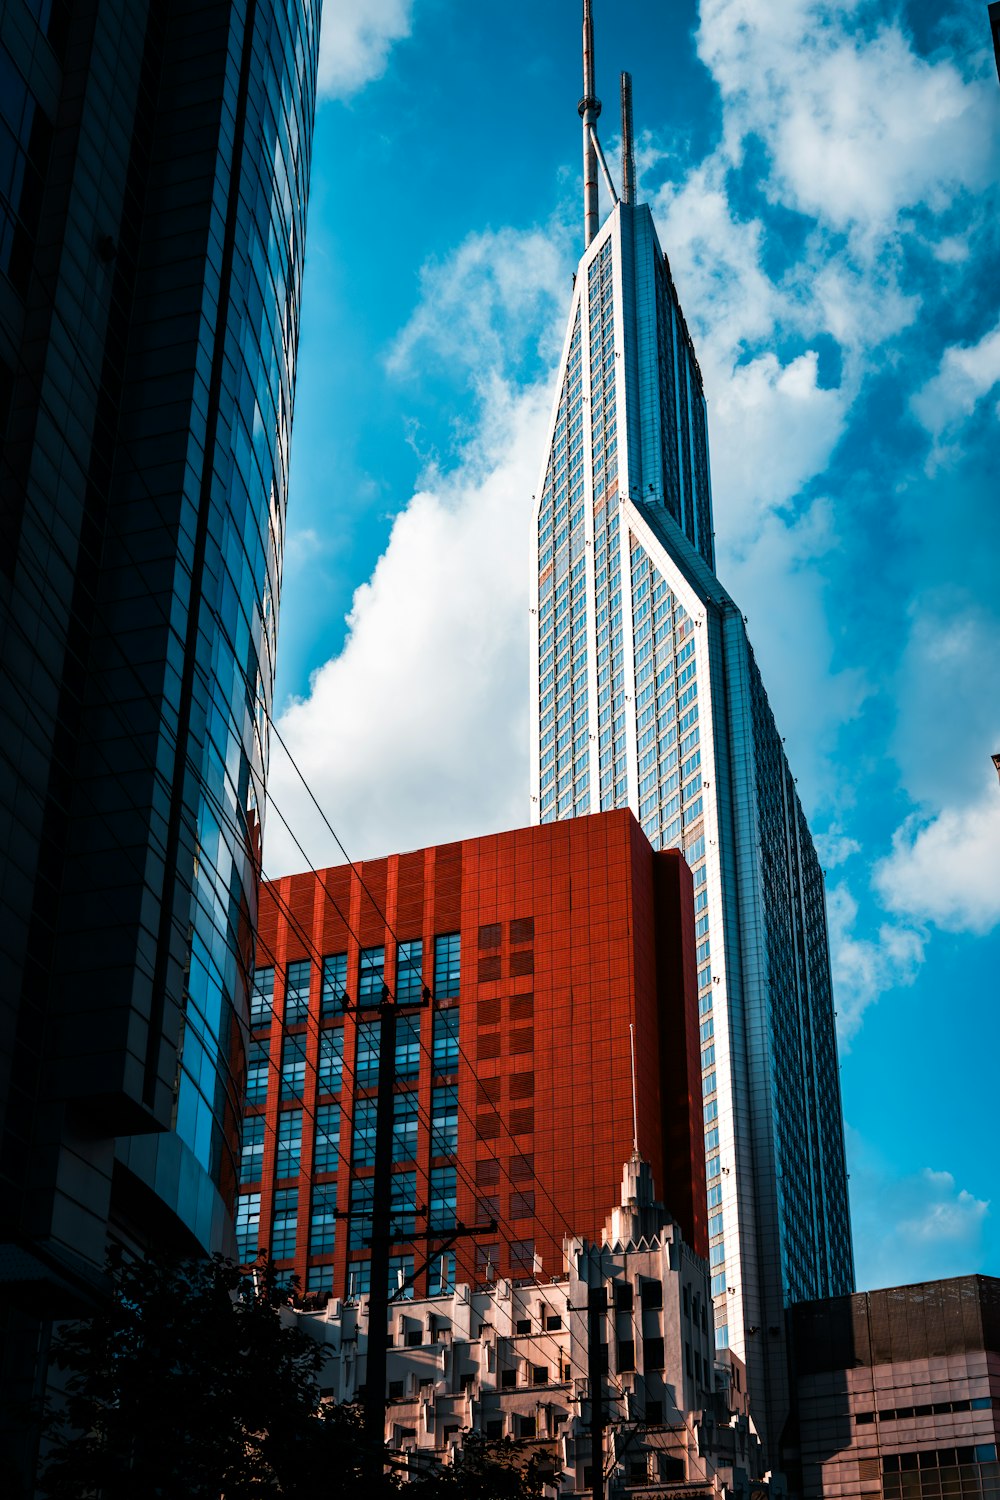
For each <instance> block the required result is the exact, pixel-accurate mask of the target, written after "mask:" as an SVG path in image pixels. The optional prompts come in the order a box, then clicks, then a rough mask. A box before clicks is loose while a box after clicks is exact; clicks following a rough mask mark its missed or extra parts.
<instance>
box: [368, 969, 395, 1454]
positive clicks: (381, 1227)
mask: <svg viewBox="0 0 1000 1500" xmlns="http://www.w3.org/2000/svg"><path fill="white" fill-rule="evenodd" d="M379 1018H380V1026H379V1044H378V1095H377V1100H376V1105H375V1172H374V1175H373V1177H372V1232H371V1261H370V1265H371V1285H370V1287H369V1291H368V1353H367V1357H366V1360H365V1399H364V1414H365V1437H366V1448H367V1453H368V1467H369V1470H370V1473H371V1475H372V1477H373V1478H378V1479H381V1476H382V1470H383V1468H384V1467H385V1465H384V1461H383V1457H382V1452H383V1448H384V1446H385V1369H386V1349H387V1345H388V1322H389V1244H390V1238H391V1235H390V1222H389V1221H390V1210H391V1203H392V1111H393V1102H392V1096H393V1092H394V1089H395V1083H396V1004H395V1001H394V1000H393V999H392V997H391V996H390V995H389V993H388V991H387V990H383V995H382V1004H381V1005H380V1007H379Z"/></svg>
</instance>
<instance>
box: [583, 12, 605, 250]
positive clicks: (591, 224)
mask: <svg viewBox="0 0 1000 1500" xmlns="http://www.w3.org/2000/svg"><path fill="white" fill-rule="evenodd" d="M577 108H578V111H579V115H580V118H581V120H582V121H583V242H584V245H585V246H586V245H589V244H590V243H591V242H592V241H593V239H594V236H595V235H596V234H597V231H598V229H599V227H600V224H599V220H598V207H597V150H596V148H595V144H594V128H595V126H596V124H597V118H598V116H599V115H600V113H601V101H600V99H598V97H597V95H596V94H595V92H594V18H593V16H592V14H591V9H590V0H583V98H582V99H581V100H580V103H579V105H578V106H577Z"/></svg>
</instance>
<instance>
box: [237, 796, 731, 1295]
mask: <svg viewBox="0 0 1000 1500" xmlns="http://www.w3.org/2000/svg"><path fill="white" fill-rule="evenodd" d="M693 949H694V917H693V912H692V890H691V878H690V875H689V873H688V870H687V867H686V865H685V864H684V861H683V860H682V859H681V857H680V855H679V854H677V853H676V852H670V853H665V854H655V853H654V852H653V850H652V849H651V848H650V846H649V843H648V842H647V840H646V839H645V838H644V837H643V835H642V833H641V831H640V829H639V827H638V825H637V824H636V822H635V819H634V818H633V817H632V815H631V813H629V812H628V811H627V810H623V811H621V812H616V813H608V814H604V815H601V816H599V817H594V818H583V819H579V820H577V821H575V822H573V823H567V824H559V825H555V826H551V827H546V828H525V829H519V830H516V831H514V832H511V833H502V834H495V835H491V836H489V837H485V838H477V839H467V840H465V841H463V842H462V843H457V844H446V845H442V846H440V847H437V848H430V849H419V850H415V851H413V852H411V853H408V854H398V855H392V856H390V857H389V858H387V859H380V860H370V861H366V862H364V863H363V864H359V865H355V866H345V867H342V868H339V869H331V870H325V871H322V872H320V873H319V874H318V875H314V874H312V873H309V874H305V875H296V876H291V877H288V878H286V879H283V880H279V881H275V882H273V883H271V884H268V885H265V886H264V887H263V890H262V893H261V902H260V928H259V938H258V949H257V975H256V994H255V999H254V1008H253V1037H252V1041H251V1057H250V1073H249V1090H248V1103H247V1117H246V1120H245V1125H244V1138H243V1171H242V1184H243V1186H242V1191H241V1195H240V1200H239V1213H238V1231H239V1235H240V1247H241V1253H242V1254H243V1256H244V1257H245V1258H248V1259H252V1258H253V1257H254V1255H255V1254H256V1252H257V1250H258V1248H259V1247H262V1246H263V1247H266V1248H267V1249H268V1250H269V1251H270V1252H271V1255H272V1256H273V1257H274V1259H275V1260H276V1261H277V1264H278V1266H279V1267H280V1268H281V1269H283V1270H290V1271H291V1270H294V1271H295V1272H296V1273H297V1275H298V1277H299V1279H300V1282H301V1285H302V1288H303V1290H304V1291H307V1292H319V1291H324V1292H335V1293H336V1294H337V1295H338V1296H341V1297H348V1298H350V1297H357V1296H360V1295H362V1294H363V1293H364V1292H366V1291H367V1290H368V1285H369V1277H370V1251H369V1249H368V1242H369V1239H370V1236H371V1233H372V1226H371V1215H372V1203H373V1195H374V1177H373V1171H374V1155H375V1139H376V1130H377V1099H376V1093H377V1089H376V1085H377V1083H378V1067H379V1053H380V1042H381V1031H382V1026H383V1024H384V1023H383V1019H382V1016H381V1013H380V1005H381V1004H382V1003H383V1001H385V1003H388V1004H389V1005H391V1007H392V1010H393V1014H394V1017H395V1027H396V1045H395V1061H394V1072H395V1083H394V1099H393V1147H392V1156H393V1164H392V1222H393V1224H394V1226H395V1232H394V1243H393V1247H392V1252H391V1254H392V1262H391V1276H392V1278H393V1282H392V1284H395V1277H396V1276H397V1274H398V1273H400V1272H401V1273H402V1274H403V1275H404V1276H405V1277H409V1276H410V1275H411V1274H415V1275H416V1277H417V1291H418V1292H419V1293H420V1294H426V1293H428V1292H433V1291H438V1290H441V1289H445V1288H448V1287H451V1286H453V1285H455V1283H456V1279H457V1280H462V1281H464V1282H468V1283H470V1284H473V1285H474V1284H477V1283H478V1282H481V1281H483V1280H485V1279H486V1277H487V1274H490V1275H500V1276H505V1277H511V1276H513V1277H515V1278H516V1277H521V1276H532V1275H533V1274H535V1273H536V1270H537V1269H538V1268H539V1267H541V1268H544V1270H545V1271H547V1272H549V1273H552V1272H553V1271H555V1270H557V1269H558V1268H559V1267H561V1265H562V1241H563V1238H564V1236H565V1235H566V1234H567V1233H576V1232H580V1233H584V1234H588V1235H590V1236H591V1237H596V1235H597V1234H598V1232H599V1230H600V1226H601V1224H602V1222H603V1219H604V1213H605V1208H606V1205H607V1203H608V1202H609V1201H612V1200H613V1198H614V1196H615V1194H616V1191H617V1179H618V1173H619V1164H620V1163H621V1161H622V1160H623V1159H624V1158H625V1157H626V1156H627V1155H628V1154H629V1152H630V1150H631V1149H632V1145H633V1141H634V1139H636V1138H637V1139H638V1146H639V1149H640V1150H641V1151H642V1152H643V1155H644V1156H645V1157H646V1158H647V1159H648V1160H649V1161H650V1163H651V1165H652V1167H653V1170H654V1172H655V1173H657V1174H659V1176H658V1180H661V1181H663V1182H664V1183H665V1184H666V1189H665V1196H666V1197H668V1199H669V1201H670V1203H671V1208H672V1212H673V1213H674V1215H675V1216H676V1218H677V1220H678V1222H679V1223H680V1224H681V1226H682V1229H683V1232H684V1235H685V1238H686V1239H687V1241H688V1243H689V1244H692V1245H693V1246H694V1247H695V1248H696V1249H698V1250H699V1251H701V1252H702V1253H707V1249H708V1240H707V1232H706V1229H707V1226H706V1222H705V1207H704V1201H705V1200H704V1193H705V1189H704V1165H703V1158H702V1154H701V1150H700V1142H701V1129H702V1101H701V1097H700V1089H699V1078H698V1042H697V1027H698V1018H697V1011H696V1008H695V995H694V952H693ZM632 1028H634V1033H633V1031H632ZM633 1034H634V1043H635V1045H634V1069H635V1071H634V1078H635V1088H634V1094H633V1045H632V1040H633ZM489 1221H496V1226H497V1227H496V1229H495V1230H494V1231H493V1232H492V1233H491V1232H486V1231H485V1230H484V1231H483V1232H482V1233H479V1234H477V1235H475V1236H473V1237H467V1238H462V1239H460V1240H459V1241H458V1242H457V1243H456V1244H455V1245H454V1247H452V1248H449V1249H448V1250H447V1252H446V1253H445V1254H444V1255H442V1256H438V1257H433V1256H432V1258H431V1264H430V1266H429V1267H428V1268H422V1255H421V1246H423V1245H430V1244H433V1242H434V1239H435V1236H436V1238H437V1239H438V1240H440V1239H443V1238H445V1237H446V1235H447V1233H448V1231H450V1230H451V1229H452V1228H454V1227H455V1226H456V1225H457V1224H459V1223H460V1224H463V1225H465V1226H474V1225H477V1224H480V1225H485V1224H486V1223H488V1222H489ZM432 1231H433V1232H434V1233H432ZM428 1235H430V1239H428Z"/></svg>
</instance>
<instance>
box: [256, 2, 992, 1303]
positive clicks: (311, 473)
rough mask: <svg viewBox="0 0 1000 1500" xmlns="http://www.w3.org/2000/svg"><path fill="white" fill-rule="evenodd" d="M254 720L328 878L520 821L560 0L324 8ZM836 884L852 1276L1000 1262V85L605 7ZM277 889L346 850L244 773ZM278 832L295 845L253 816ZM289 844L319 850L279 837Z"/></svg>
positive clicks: (560, 243)
mask: <svg viewBox="0 0 1000 1500" xmlns="http://www.w3.org/2000/svg"><path fill="white" fill-rule="evenodd" d="M327 11H328V15H327V18H326V21H325V22H324V36H323V62H322V75H323V76H322V87H323V97H322V100H321V103H320V108H319V113H318V118H317V131H316V143H315V156H314V166H313V192H312V199H311V204H310V221H309V242H308V247H307V258H306V281H305V292H304V298H303V309H302V334H301V344H300V357H299V368H298V393H297V405H296V417H295V431H294V441H293V458H292V480H291V496H290V507H289V530H288V543H287V552H286V562H285V578H284V589H283V597H282V605H281V631H280V648H281V649H280V652H279V682H278V706H279V709H280V710H281V720H280V728H281V732H282V734H283V735H284V736H285V737H286V738H287V739H288V740H289V743H290V744H291V745H292V746H293V749H294V752H295V754H296V757H297V759H298V760H299V763H300V764H301V765H302V767H303V769H304V771H305V773H306V775H307V777H308V779H309V781H310V782H311V784H312V785H313V787H314V789H315V791H316V793H317V795H318V796H319V798H320V800H321V802H322V803H323V806H324V808H325V810H326V811H327V813H328V814H329V816H330V818H331V820H332V822H333V823H334V825H335V826H336V827H337V829H338V831H339V833H340V835H341V837H342V838H343V840H344V843H345V845H346V847H347V849H348V851H349V853H350V854H351V856H352V857H361V856H366V855H375V854H381V853H388V852H390V851H392V850H394V849H400V848H408V847H414V846H416V845H420V844H425V843H434V842H439V841H441V840H444V839H447V838H452V837H456V836H462V835H470V834H477V833H484V832H488V831H490V830H493V829H496V828H502V827H513V826H517V825H519V824H522V823H524V822H526V821H527V819H528V801H527V765H528V761H527V689H528V636H527V584H528V558H529V551H528V547H529V509H530V503H531V494H532V492H533V490H534V489H535V486H536V481H537V476H538V470H539V467H540V464H541V460H542V456H543V455H542V445H543V441H544V430H543V429H544V425H545V420H546V417H547V413H548V406H549V402H550V400H551V395H552V378H553V373H554V367H555V362H556V359H557V356H558V351H559V348H560V345H561V340H562V336H563V332H564V320H565V316H566V310H567V307H568V303H569V295H570V287H571V276H572V271H573V269H574V266H575V262H576V259H577V257H578V255H579V253H580V250H581V237H580V219H581V205H580V191H579V158H580V139H579V122H578V119H577V115H576V101H577V99H578V97H579V94H580V76H579V69H580V64H579V4H578V0H541V3H539V0H535V3H533V4H528V3H526V0H505V4H504V5H503V6H502V7H499V6H498V7H489V6H485V5H480V4H475V5H470V4H468V3H459V0H339V3H338V0H327ZM595 17H596V25H597V70H598V92H599V93H601V94H602V97H603V98H604V99H605V113H604V117H603V119H602V122H601V124H602V127H603V128H602V130H601V135H602V140H603V143H604V146H605V150H606V151H607V152H608V155H609V157H611V158H612V159H614V158H615V156H616V151H617V146H618V139H617V137H618V126H617V92H618V85H617V79H618V73H619V71H620V70H621V69H622V68H629V69H630V70H631V72H632V74H633V79H634V98H635V118H636V130H637V134H638V153H637V154H638V164H639V173H640V196H641V197H642V198H644V199H645V200H646V201H649V202H650V203H651V204H652V206H653V210H654V215H655V218H656V221H657V225H658V228H659V232H660V238H661V241H662V243H663V245H664V247H665V249H666V250H667V253H668V255H669V257H670V261H671V265H672V268H673V272H674V276H675V280H676V282H677V285H678V289H679V292H680V295H681V300H682V303H683V305H684V309H685V313H686V316H687V319H688V322H689V324H690V326H691V329H692V332H693V335H694V338H695V342H696V345H697V348H698V352H699V358H700V361H701V365H702V369H703V372H704V376H705V384H706V390H707V394H708V400H709V424H710V439H711V450H712V472H713V489H714V495H715V510H716V542H717V548H718V554H719V573H720V576H721V577H722V579H723V581H724V582H725V584H726V585H727V587H728V588H729V589H730V590H731V591H732V592H733V594H734V595H735V597H736V598H737V599H738V600H739V601H740V602H741V604H742V607H743V609H744V611H745V613H746V615H747V617H748V620H749V628H750V633H751V638H752V640H753V642H754V646H755V649H756V651H757V654H758V658H759V660H760V663H761V667H762V671H763V674H764V680H765V683H766V684H767V687H768V691H769V694H770V697H771V701H772V705H773V707H774V710H775V715H776V717H777V720H778V723H779V726H780V728H781V731H782V733H783V734H784V735H785V737H786V741H787V749H788V754H789V759H790V761H791V764H792V767H793V770H794V771H795V773H796V774H797V776H798V779H799V789H800V792H801V794H802V797H803V801H804V803H805V806H806V808H807V811H808V813H809V816H810V819H811V823H812V827H813V831H814V834H815V836H816V838H817V842H818V844H819V847H820V849H821V852H822V857H823V861H824V865H825V867H826V871H827V886H828V904H829V913H830V926H831V936H832V939H833V946H834V958H835V980H836V993H837V1005H838V1011H839V1024H840V1028H841V1051H842V1064H843V1067H842V1080H843V1091H844V1108H845V1116H846V1120H847V1130H848V1149H849V1158H850V1170H851V1188H852V1203H853V1214H854V1227H855V1240H856V1252H857V1265H858V1283H859V1285H861V1286H878V1285H886V1284H891V1283H893V1282H903V1281H908V1280H915V1279H920V1278H923V1277H930V1276H944V1275H953V1274H958V1273H961V1272H966V1271H973V1270H979V1271H985V1272H989V1273H991V1274H994V1275H1000V1229H998V1223H1000V1167H998V1164H997V1163H998V1152H997V1150H996V1140H997V1123H996V1122H997V1115H998V1100H1000V1086H998V1060H1000V1057H998V1046H997V1043H998V1031H1000V1023H998V1019H997V1017H998V1009H1000V784H998V781H997V777H996V773H995V772H994V771H993V768H992V766H991V764H990V760H989V756H990V753H991V752H992V751H994V750H1000V443H998V438H997V431H998V425H997V418H998V415H1000V404H998V403H1000V297H998V284H1000V283H998V276H997V265H998V261H1000V255H998V252H1000V211H998V210H1000V202H998V198H1000V194H998V191H997V181H998V176H1000V172H998V169H1000V146H998V137H1000V131H998V125H1000V86H998V83H997V75H996V70H995V66H994V62H993V56H992V52H991V50H990V47H989V31H988V24H987V19H986V6H985V4H981V3H978V0H977V3H971V0H969V3H964V0H961V3H953V4H950V5H949V4H948V3H947V0H946V3H944V4H939V3H933V4H927V3H900V4H896V5H890V4H886V3H874V4H866V3H863V0H857V3H843V4H834V3H826V0H703V3H702V4H701V5H700V6H699V5H697V4H694V3H687V0H668V3H666V4H664V3H662V0H660V3H655V4H654V3H651V0H650V3H647V0H634V3H633V4H631V5H629V6H627V7H624V6H620V5H618V6H615V5H612V4H611V3H610V0H595ZM271 772H272V785H271V791H272V809H271V812H270V813H269V820H268V827H267V837H266V843H265V856H264V857H265V867H266V871H267V873H268V874H269V875H276V874H280V873H284V872H287V871H289V870H294V869H300V868H303V867H304V865H305V861H306V856H308V858H309V860H310V861H311V862H313V863H314V864H317V865H318V864H320V863H324V864H332V863H337V862H339V860H340V858H341V856H340V855H339V853H338V851H337V850H336V848H335V846H334V845H333V843H332V840H329V839H327V838H326V837H325V834H324V831H323V830H320V829H318V828H317V826H316V823H317V820H316V818H315V816H314V815H313V811H312V809H311V808H310V807H309V805H308V802H307V799H306V797H305V794H304V792H303V790H302V788H301V786H299V785H298V784H297V782H296V779H295V777H294V775H293V774H292V772H291V771H290V769H289V767H288V765H287V762H286V761H285V760H284V757H283V756H281V754H280V752H279V751H278V750H277V749H275V751H274V753H273V757H272V767H271ZM282 816H286V817H287V819H288V823H289V824H290V825H291V828H292V830H293V831H294V833H295V835H296V836H297V838H298V840H299V842H300V844H301V848H300V847H298V846H297V845H296V843H295V841H294V840H293V839H292V837H291V836H290V835H289V833H288V831H287V829H286V828H285V827H283V826H282V822H281V817H282ZM302 850H304V851H305V853H303V852H302Z"/></svg>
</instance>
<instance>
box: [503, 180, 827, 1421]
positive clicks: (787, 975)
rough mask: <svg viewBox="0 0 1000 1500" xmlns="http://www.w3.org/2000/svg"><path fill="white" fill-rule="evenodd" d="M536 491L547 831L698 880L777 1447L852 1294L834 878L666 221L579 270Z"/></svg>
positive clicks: (749, 1310)
mask: <svg viewBox="0 0 1000 1500" xmlns="http://www.w3.org/2000/svg"><path fill="white" fill-rule="evenodd" d="M538 494H539V497H540V499H539V502H538V505H537V510H536V518H535V533H534V535H535V542H534V546H535V563H536V566H535V569H534V573H533V578H534V597H533V599H532V616H531V618H532V626H533V639H532V712H533V731H532V755H533V766H532V782H533V784H532V788H531V790H532V813H533V816H534V818H535V819H536V820H539V821H541V822H549V821H551V820H553V819H557V818H563V817H569V816H573V815H576V814H580V813H585V812H596V811H599V810H602V809H607V808H610V807H622V806H628V807H630V808H631V809H632V811H633V812H634V814H635V815H636V817H637V818H638V819H639V821H640V823H641V825H642V828H643V831H644V833H645V834H646V836H647V837H648V838H649V840H650V842H651V843H652V845H653V847H654V848H656V849H666V848H677V849H681V850H683V852H684V854H685V857H686V859H687V862H688V864H689V866H690V867H691V870H692V874H693V878H694V887H695V913H694V916H695V944H696V949H695V952H696V966H697V983H698V993H699V1010H700V1041H701V1079H702V1110H703V1123H704V1135H705V1159H706V1172H707V1179H708V1202H707V1210H708V1224H709V1256H710V1262H711V1270H712V1289H713V1296H714V1299H715V1316H716V1341H717V1344H718V1345H719V1347H723V1348H724V1347H729V1348H732V1349H733V1350H734V1352H735V1353H736V1354H737V1355H738V1356H739V1358H741V1359H742V1360H744V1361H745V1362H746V1363H747V1364H748V1366H749V1371H750V1379H751V1390H752V1393H753V1396H754V1399H755V1402H756V1410H757V1413H758V1419H759V1423H760V1425H761V1426H762V1427H763V1426H764V1425H765V1422H766V1423H767V1424H768V1425H770V1426H771V1429H772V1433H773V1431H774V1430H775V1426H776V1425H777V1424H780V1420H781V1417H780V1413H781V1412H782V1411H783V1410H784V1406H785V1403H786V1400H787V1387H786V1377H785V1374H784V1338H783V1328H784V1313H783V1309H784V1307H785V1306H786V1305H787V1304H789V1303H791V1302H795V1301H798V1300H801V1299H803V1298H807V1297H818V1296H827V1295H835V1294H839V1293H842V1292H844V1291H847V1290H849V1289H850V1288H851V1286H852V1284H853V1265H852V1254H851V1244H850V1224H849V1215H848V1206H847V1184H846V1169H845V1160H844V1145H843V1125H842V1118H841V1110H840V1091H839V1079H838V1068H837V1057H836V1043H835V1034H834V1020H833V1004H832V994H831V983H830V962H829V951H828V943H827V934H826V918H825V906H824V894H823V881H822V873H821V870H820V868H819V863H818V860H817V857H816V853H815V850H814V848H813V844H812V839H811V837H810V834H809V830H808V827H807V825H806V821H805V817H804V814H803V812H802V808H801V805H800V804H799V801H798V797H797V794H796V791H795V785H794V779H793V777H792V776H791V773H790V771H789V768H788V764H787V761H786V759H785V756H784V751H783V749H782V744H781V739H780V736H779V735H778V733H777V731H776V728H775V725H774V721H773V718H772V716H771V712H770V708H769V706H768V702H767V697H766V694H765V692H764V688H763V685H762V683H761V680H760V675H759V673H758V671H757V667H756V663H755V661H754V657H753V652H752V649H751V647H750V643H749V641H748V639H747V636H746V632H745V629H744V625H743V620H742V616H741V614H740V612H739V610H738V609H737V607H736V605H735V603H734V601H733V600H732V599H730V597H729V596H728V594H727V593H726V591H725V589H724V588H723V587H722V585H721V584H720V583H719V580H718V578H717V577H716V575H715V572H714V543H713V531H712V504H711V491H710V481H709V468H708V439H707V421H706V407H705V398H704V394H703V391H702V382H701V373H700V370H699V368H698V363H697V359H696V357H695V353H694V348H693V345H692V342H691V338H690V335H689V333H688V330H687V325H686V323H685V320H684V316H683V313H682V312H681V308H680V305H679V302H678V299H677V293H676V290H675V287H674V284H673V279H672V277H671V274H670V268H669V265H668V263H667V260H666V257H665V256H664V255H663V253H662V251H661V250H660V247H659V244H658V242H657V239H656V233H655V229H654V227H653V223H652V218H651V216H650V213H649V210H648V208H646V207H644V206H638V207H633V206H630V205H625V204H621V205H618V206H616V207H615V208H614V210H613V211H612V213H611V215H610V216H609V218H608V220H607V221H606V223H605V224H604V226H603V228H602V229H601V231H600V233H599V234H598V235H597V237H596V239H595V240H594V241H593V243H592V244H591V245H590V247H589V248H588V250H587V252H586V254H585V256H584V258H583V260H582V261H581V263H580V267H579V270H578V273H577V277H576V283H575V290H574V297H573V305H572V308H571V311H570V317H569V333H568V336H567V343H566V349H565V352H564V357H563V368H562V371H561V373H560V377H559V386H558V394H557V397H556V401H555V405H554V409H553V417H552V424H551V432H550V438H549V445H548V450H547V456H546V459H545V464H544V468H543V473H542V478H541V481H540V486H539V490H538ZM765 1329H766V1330H773V1332H770V1331H769V1332H768V1335H767V1337H766V1338H762V1337H759V1334H760V1331H761V1330H765ZM750 1330H754V1332H753V1333H751V1332H750Z"/></svg>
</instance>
